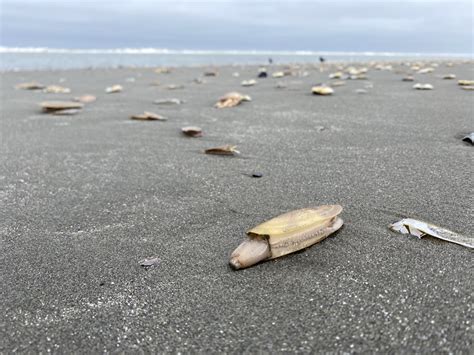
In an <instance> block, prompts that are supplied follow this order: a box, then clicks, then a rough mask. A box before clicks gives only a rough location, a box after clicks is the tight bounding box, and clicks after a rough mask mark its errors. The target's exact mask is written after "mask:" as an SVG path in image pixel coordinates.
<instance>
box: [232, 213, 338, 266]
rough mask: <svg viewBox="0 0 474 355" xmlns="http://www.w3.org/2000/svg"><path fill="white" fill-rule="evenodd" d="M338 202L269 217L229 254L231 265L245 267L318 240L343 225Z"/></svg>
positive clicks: (293, 250)
mask: <svg viewBox="0 0 474 355" xmlns="http://www.w3.org/2000/svg"><path fill="white" fill-rule="evenodd" d="M341 212H342V207H341V206H339V205H323V206H319V207H314V208H303V209H300V210H296V211H291V212H288V213H285V214H282V215H280V216H278V217H275V218H273V219H270V220H269V221H267V222H265V223H262V224H260V225H258V226H256V227H254V228H252V229H250V230H249V231H248V232H247V235H248V238H247V239H246V240H244V242H243V243H242V244H240V245H239V246H238V247H237V249H235V250H234V252H233V253H232V254H231V256H230V261H229V263H230V266H231V267H232V268H234V269H243V268H246V267H249V266H252V265H254V264H256V263H258V262H260V261H263V260H268V259H274V258H278V257H280V256H283V255H286V254H290V253H293V252H295V251H298V250H301V249H304V248H307V247H309V246H311V245H313V244H316V243H318V242H320V241H322V240H323V239H325V238H326V237H328V236H329V235H330V234H332V233H334V232H335V231H337V230H338V229H339V228H341V227H342V225H343V223H344V222H343V220H342V219H341V218H339V217H338V215H339V214H340V213H341Z"/></svg>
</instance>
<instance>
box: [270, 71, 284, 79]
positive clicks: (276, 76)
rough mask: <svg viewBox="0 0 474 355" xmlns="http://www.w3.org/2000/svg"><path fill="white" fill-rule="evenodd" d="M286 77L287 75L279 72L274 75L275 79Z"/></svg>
mask: <svg viewBox="0 0 474 355" xmlns="http://www.w3.org/2000/svg"><path fill="white" fill-rule="evenodd" d="M284 76H285V73H284V72H282V71H277V72H275V73H273V74H272V77H274V78H283V77H284Z"/></svg>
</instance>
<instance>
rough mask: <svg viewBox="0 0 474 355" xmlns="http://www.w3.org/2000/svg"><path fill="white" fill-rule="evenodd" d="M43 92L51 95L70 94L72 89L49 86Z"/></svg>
mask: <svg viewBox="0 0 474 355" xmlns="http://www.w3.org/2000/svg"><path fill="white" fill-rule="evenodd" d="M43 91H44V92H47V93H50V94H69V93H70V92H71V89H69V88H65V87H62V86H59V85H48V86H46V88H44V90H43Z"/></svg>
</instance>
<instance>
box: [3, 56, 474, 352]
mask: <svg viewBox="0 0 474 355" xmlns="http://www.w3.org/2000/svg"><path fill="white" fill-rule="evenodd" d="M203 71H204V69H203V68H181V69H176V70H174V71H173V73H172V74H168V75H166V74H162V75H157V74H155V73H154V72H153V71H152V70H151V69H120V70H93V71H92V70H81V71H64V72H21V73H4V74H2V75H1V78H2V92H1V95H2V98H1V100H2V101H1V127H0V128H1V129H0V130H1V155H0V198H1V200H0V201H1V202H0V203H1V206H0V234H1V261H2V262H1V275H0V276H1V279H2V287H1V289H2V290H1V294H0V297H1V299H2V301H1V303H2V308H1V311H2V316H1V322H0V326H1V334H0V344H1V347H0V351H1V352H2V353H11V352H13V351H15V350H16V351H18V352H25V351H29V352H39V351H42V352H46V351H47V350H51V351H54V352H58V353H70V352H73V351H77V352H81V353H90V352H97V353H98V352H103V351H110V352H114V351H117V350H123V351H126V352H130V353H135V352H140V351H146V352H149V351H153V352H157V351H159V352H178V351H180V352H185V353H187V352H236V353H241V352H247V353H254V352H257V351H261V352H267V353H272V352H294V351H298V352H317V353H322V352H347V353H352V352H354V353H360V352H369V351H370V352H372V351H378V352H395V353H407V352H408V353H412V352H419V353H432V352H437V353H440V352H446V353H448V352H451V353H452V352H454V353H468V352H469V351H470V350H472V339H473V331H472V314H473V313H472V312H473V308H472V305H473V301H474V299H473V292H474V287H473V279H472V267H473V263H472V251H471V250H469V249H467V248H464V247H461V246H459V245H455V244H451V243H447V242H443V241H439V240H435V239H430V238H425V239H421V240H419V239H417V238H415V237H411V236H406V235H401V234H396V233H393V232H391V231H389V230H388V228H387V225H388V224H389V223H391V222H394V221H396V220H398V219H400V218H402V217H412V218H420V219H423V220H427V221H430V222H432V223H435V224H438V225H442V226H444V227H446V228H449V229H452V230H455V231H457V232H459V233H462V234H465V235H472V231H473V230H474V228H473V227H474V225H473V224H474V220H473V218H472V215H473V209H472V206H473V199H472V191H473V179H472V175H473V165H472V157H473V149H474V147H472V146H469V145H468V144H466V143H464V142H462V141H461V140H460V139H459V135H462V133H466V132H469V131H471V130H473V129H474V123H473V117H474V112H473V97H474V96H473V95H474V92H472V91H471V92H469V91H463V90H461V89H460V88H459V87H458V86H457V80H442V79H441V78H439V77H438V76H439V75H441V74H447V73H455V74H457V77H458V79H474V72H473V66H472V65H471V64H460V65H457V66H455V67H453V68H447V67H445V66H444V64H441V65H440V66H439V68H437V70H436V71H435V72H433V73H431V74H426V75H416V77H417V78H419V79H420V80H419V81H420V82H428V83H431V84H433V85H434V86H435V89H434V90H433V91H416V90H413V89H412V88H411V87H412V85H413V84H414V83H407V82H402V81H401V77H402V76H403V75H402V74H396V73H395V72H393V71H392V72H389V71H375V70H371V71H370V72H369V73H368V75H369V77H370V82H372V83H373V86H374V87H373V88H372V89H368V93H367V94H364V95H360V94H357V93H355V90H356V89H358V88H363V87H364V85H365V84H366V83H367V81H359V80H354V81H348V82H347V85H346V86H344V87H337V88H335V90H336V94H335V95H334V96H333V97H317V96H312V95H311V94H310V89H311V85H312V84H315V83H318V82H322V81H328V80H327V74H328V73H327V72H326V73H322V74H321V73H319V72H318V71H316V70H314V69H311V68H310V69H308V71H309V73H310V75H309V76H308V77H297V76H293V77H285V78H283V79H272V78H268V79H259V84H258V85H257V86H254V87H249V88H242V87H241V86H240V82H241V80H244V79H250V78H252V77H255V74H256V72H257V68H256V67H245V68H241V67H234V68H233V67H224V68H221V69H220V73H219V76H217V77H215V78H213V77H210V78H205V80H206V81H207V83H206V84H203V85H198V84H195V83H191V81H192V79H193V78H195V77H198V76H199V75H200V74H201V73H202V72H203ZM234 71H238V72H240V73H241V76H240V77H239V78H235V77H233V76H232V75H231V74H232V73H233V72H234ZM130 77H134V78H135V79H136V81H135V82H127V81H126V79H127V78H130ZM60 78H64V79H66V81H65V82H63V83H60V85H64V86H67V87H70V88H71V89H72V90H73V92H72V94H58V95H55V94H45V93H41V92H33V91H22V90H14V89H13V86H14V85H15V84H17V83H19V82H24V81H31V80H38V81H40V82H42V83H44V84H53V83H58V80H59V79H60ZM156 79H158V80H160V81H161V82H162V85H161V86H150V83H151V82H153V81H154V80H156ZM277 81H283V82H286V83H288V87H287V88H286V89H275V88H274V86H275V84H276V82H277ZM171 83H173V84H184V85H185V88H184V89H181V90H167V89H165V85H166V84H171ZM113 84H122V85H123V86H124V88H125V91H124V92H123V93H119V94H112V95H106V94H105V93H104V89H105V87H107V86H110V85H113ZM233 90H237V91H240V92H242V93H246V94H249V95H251V96H252V98H253V101H252V102H249V103H244V104H243V105H241V106H239V107H236V108H232V109H223V110H218V109H214V108H213V107H212V106H213V104H214V103H215V101H216V99H217V98H218V97H219V96H221V95H222V94H224V93H226V92H228V91H233ZM85 93H90V94H94V95H97V96H98V100H97V102H95V103H92V104H88V105H86V107H85V109H84V110H83V112H81V113H80V114H79V115H77V116H72V117H65V116H62V117H59V116H57V117H56V116H50V115H45V114H42V113H40V112H39V107H38V106H37V103H39V102H41V101H43V100H51V99H61V98H70V97H73V96H75V95H79V94H85ZM169 97H177V98H181V99H184V100H186V101H187V102H186V103H185V104H184V105H181V106H174V107H159V106H156V105H153V104H152V101H153V100H155V99H161V98H169ZM144 110H147V111H154V112H157V113H159V114H162V115H164V116H167V117H168V118H169V120H168V121H167V122H135V121H131V120H129V119H128V117H129V115H131V114H135V113H140V112H143V111H144ZM186 125H198V126H200V127H202V128H203V130H204V133H205V136H204V137H202V138H197V139H196V138H187V137H184V136H182V135H181V134H180V132H179V129H180V128H181V127H182V126H186ZM222 144H236V145H238V149H239V150H240V151H241V152H242V155H241V156H240V157H236V158H225V157H216V156H208V155H205V154H202V150H203V149H205V148H209V147H212V146H216V145H222ZM252 172H260V173H262V174H263V177H262V178H260V179H255V178H251V177H249V176H246V175H244V173H252ZM333 203H334V204H335V203H338V204H341V205H343V206H344V212H343V214H342V217H343V219H344V221H345V225H344V227H343V229H342V230H341V231H339V232H338V233H337V234H335V235H333V236H331V237H329V238H328V239H326V240H325V241H323V242H322V243H320V244H317V245H314V246H313V247H311V248H309V249H307V250H304V251H302V252H299V253H296V254H293V255H290V256H287V257H283V258H280V259H277V260H275V261H270V262H265V263H262V264H260V265H257V266H255V267H252V268H250V269H247V270H242V271H237V272H236V271H233V270H231V269H230V268H229V266H228V264H227V263H228V256H229V254H230V252H231V251H232V250H233V249H234V248H235V247H236V246H237V245H238V244H239V243H240V242H241V240H242V239H243V238H244V236H245V231H246V230H247V229H248V228H250V227H253V226H254V225H256V224H258V223H260V222H263V221H265V220H266V219H268V218H270V217H273V216H276V215H278V214H280V213H283V212H286V211H289V210H292V209H298V208H302V207H306V206H313V205H320V204H333ZM149 256H157V257H158V258H159V259H160V260H161V263H160V264H159V265H158V266H157V267H155V268H152V269H149V270H145V269H143V268H142V267H140V266H139V263H138V262H139V261H140V260H141V259H143V258H145V257H149Z"/></svg>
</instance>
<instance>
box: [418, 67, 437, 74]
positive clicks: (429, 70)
mask: <svg viewBox="0 0 474 355" xmlns="http://www.w3.org/2000/svg"><path fill="white" fill-rule="evenodd" d="M432 72H434V68H431V67H429V68H423V69H420V70H418V71H417V74H428V73H432Z"/></svg>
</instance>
